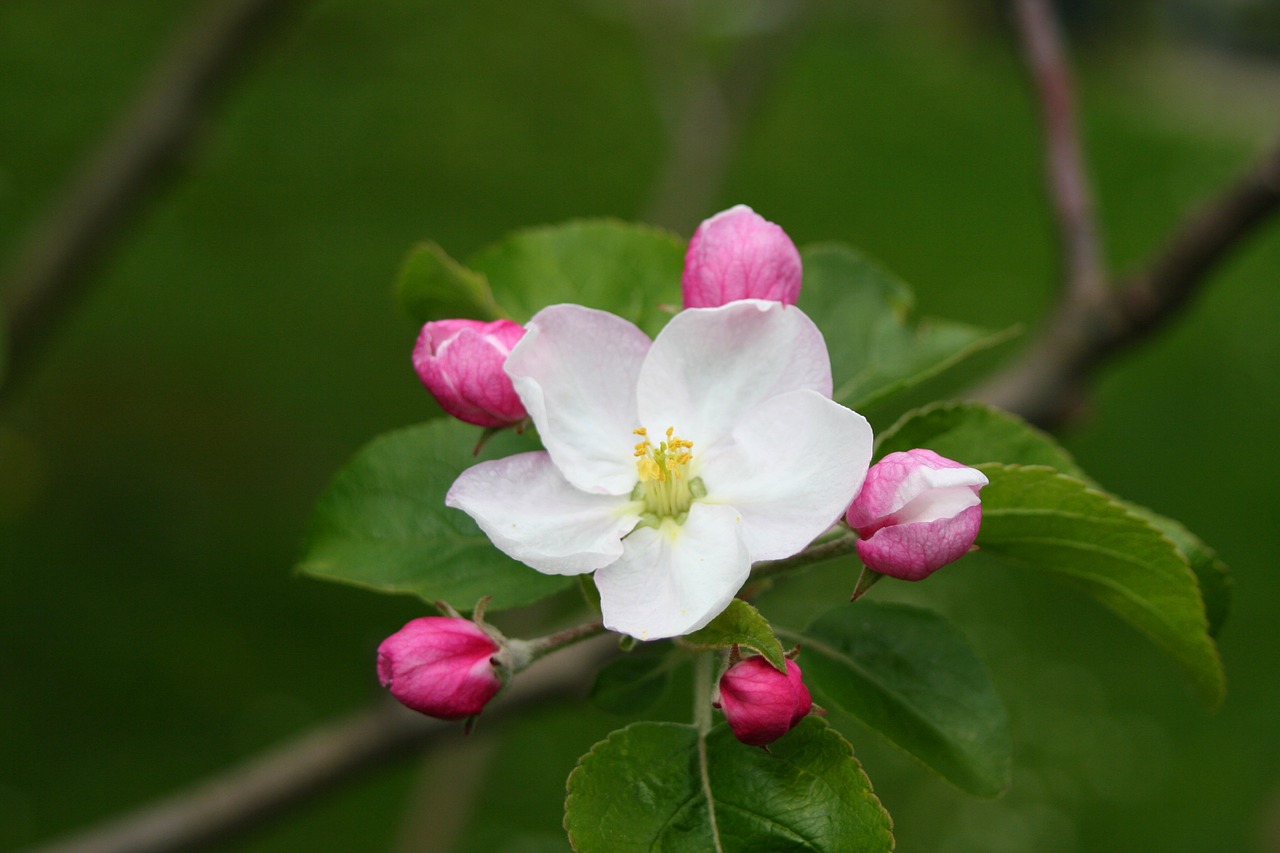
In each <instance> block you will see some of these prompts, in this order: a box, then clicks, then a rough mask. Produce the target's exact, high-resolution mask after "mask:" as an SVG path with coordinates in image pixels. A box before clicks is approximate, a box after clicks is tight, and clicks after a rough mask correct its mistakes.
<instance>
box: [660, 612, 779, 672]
mask: <svg viewBox="0 0 1280 853" xmlns="http://www.w3.org/2000/svg"><path fill="white" fill-rule="evenodd" d="M680 642H681V643H683V644H684V645H687V646H689V647H691V648H695V649H725V648H728V647H729V646H735V645H736V646H746V647H747V648H749V649H753V650H754V651H757V652H759V653H760V654H761V655H763V656H764V658H765V660H767V661H769V663H771V664H773V665H774V667H775V668H776V669H777V670H778V672H786V671H787V659H786V657H784V655H783V651H782V643H781V642H779V641H778V637H777V635H776V634H774V633H773V626H771V625H770V624H769V620H768V619H765V618H764V617H763V616H761V615H760V611H759V610H756V609H755V608H754V607H752V606H751V605H750V604H747V603H746V602H745V601H743V600H742V599H740V598H735V599H734V600H733V601H731V602H729V606H728V607H726V608H725V610H724V612H723V613H721V614H720V615H719V616H717V617H716V618H715V619H712V620H711V623H710V624H709V625H707V627H705V628H703V629H701V630H698V631H694V632H693V633H692V634H686V635H685V636H683V637H681V638H680Z"/></svg>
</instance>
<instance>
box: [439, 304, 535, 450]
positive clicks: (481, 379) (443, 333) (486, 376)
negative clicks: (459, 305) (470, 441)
mask: <svg viewBox="0 0 1280 853" xmlns="http://www.w3.org/2000/svg"><path fill="white" fill-rule="evenodd" d="M523 335H524V327H522V326H521V325H520V324H519V323H513V322H511V321H510V320H495V321H493V322H492V323H482V322H481V321H479V320H435V321H433V322H430V323H427V324H426V325H425V326H423V327H422V334H420V335H419V336H418V343H417V345H416V346H415V347H414V348H413V367H414V369H415V370H417V371H418V376H419V378H421V379H422V384H423V385H426V386H427V390H428V391H430V392H431V393H432V395H434V396H435V398H436V402H438V403H439V404H440V408H442V409H444V410H445V411H446V412H448V413H449V414H451V415H453V416H454V417H455V418H457V419H458V420H462V421H466V422H467V423H469V424H476V425H477V426H482V427H501V426H508V425H509V424H514V423H516V422H518V421H520V420H522V419H523V418H524V416H525V411H524V405H523V404H522V403H521V402H520V398H519V397H518V396H516V390H515V388H513V387H512V386H511V377H509V376H507V374H506V373H505V372H504V371H503V369H502V365H503V364H504V363H505V362H506V360H507V356H508V355H509V354H510V353H511V348H512V347H514V346H515V345H516V342H517V341H519V340H520V338H521V337H522V336H523Z"/></svg>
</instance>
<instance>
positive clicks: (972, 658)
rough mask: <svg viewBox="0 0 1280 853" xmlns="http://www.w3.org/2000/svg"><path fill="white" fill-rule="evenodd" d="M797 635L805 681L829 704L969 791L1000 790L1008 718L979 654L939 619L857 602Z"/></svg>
mask: <svg viewBox="0 0 1280 853" xmlns="http://www.w3.org/2000/svg"><path fill="white" fill-rule="evenodd" d="M785 635H786V636H788V637H789V638H790V637H791V636H792V632H785ZM795 639H796V640H797V641H798V642H799V643H800V649H801V652H800V657H799V659H798V660H797V663H799V664H800V668H801V670H802V671H803V672H804V678H805V683H806V684H808V685H809V686H810V687H811V688H812V689H813V690H814V691H815V692H816V693H817V694H818V696H819V697H820V699H821V700H822V702H823V703H824V704H827V705H830V706H832V707H836V708H840V709H841V710H844V711H847V712H848V713H850V714H853V715H854V716H856V717H858V719H860V720H862V721H863V722H864V723H866V724H867V725H868V726H870V727H871V728H873V729H875V730H876V731H878V732H880V733H881V734H883V735H884V736H885V737H887V738H888V739H889V740H890V741H892V742H893V743H895V744H897V745H898V746H899V747H901V748H902V749H904V750H906V751H907V752H908V753H910V754H911V755H914V756H915V757H916V758H918V759H920V761H922V762H924V763H925V764H926V765H927V766H929V767H931V768H932V769H934V770H935V771H937V772H938V773H939V774H941V775H942V776H943V777H944V778H946V779H948V780H950V781H951V782H952V783H954V784H955V785H957V786H958V787H960V788H963V789H964V790H966V791H969V792H971V793H974V794H979V795H982V796H986V797H993V796H995V795H997V794H999V793H1000V792H1001V791H1002V790H1004V787H1005V785H1006V784H1008V781H1009V765H1010V756H1011V754H1012V744H1011V739H1010V734H1009V718H1008V715H1007V714H1006V713H1005V709H1004V705H1003V704H1001V702H1000V697H999V696H998V695H997V694H996V691H995V688H994V687H993V686H992V684H991V679H990V677H989V676H988V675H987V671H986V668H985V667H984V666H983V665H982V661H981V660H979V659H978V655H977V653H976V652H974V650H973V648H972V647H971V646H970V645H969V642H968V641H967V640H966V639H965V638H964V636H963V635H962V634H961V633H960V632H959V631H958V630H957V629H956V628H955V626H953V625H952V624H951V623H950V622H948V621H947V620H946V619H944V618H943V617H942V616H940V615H939V614H937V613H934V612H933V611H930V610H924V609H922V608H919V607H911V606H908V605H905V604H885V603H881V602H874V601H868V600H866V599H861V600H859V601H857V602H856V603H853V604H844V605H841V606H840V607H837V608H835V609H833V610H829V611H827V612H826V613H824V614H822V615H821V616H819V617H818V618H817V619H815V620H814V621H813V622H812V623H810V624H809V626H808V627H807V628H806V629H805V630H804V631H803V632H802V633H799V634H795Z"/></svg>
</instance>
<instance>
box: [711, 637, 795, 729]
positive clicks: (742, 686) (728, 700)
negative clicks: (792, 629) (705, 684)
mask: <svg viewBox="0 0 1280 853" xmlns="http://www.w3.org/2000/svg"><path fill="white" fill-rule="evenodd" d="M716 707H718V708H721V709H722V710H723V711H724V716H725V719H726V720H728V721H729V728H731V729H733V734H734V736H736V737H737V738H738V740H740V741H742V742H743V743H746V744H750V745H751V746H764V745H765V744H769V743H773V742H774V741H775V740H777V739H778V738H780V737H782V736H783V735H785V734H786V733H787V732H789V731H791V729H792V728H793V727H794V726H795V725H796V724H797V723H799V722H800V721H801V720H803V719H804V717H805V715H806V714H808V713H809V710H810V709H811V708H812V707H813V698H812V697H810V696H809V688H807V687H805V686H804V682H803V681H801V680H800V667H799V666H797V665H796V662H795V661H791V660H789V661H787V672H786V674H785V675H784V674H783V673H781V672H778V670H776V669H774V668H773V664H771V663H769V662H768V661H767V660H765V659H764V658H762V657H760V656H758V655H757V656H755V657H749V658H746V659H744V660H740V661H738V662H737V663H735V664H734V665H733V666H731V667H729V668H728V669H727V670H725V673H724V675H722V676H720V701H719V702H718V703H717V705H716Z"/></svg>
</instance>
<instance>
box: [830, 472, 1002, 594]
mask: <svg viewBox="0 0 1280 853" xmlns="http://www.w3.org/2000/svg"><path fill="white" fill-rule="evenodd" d="M986 484H987V478H986V477H985V476H984V475H983V474H982V472H981V471H978V470H975V469H973V468H969V467H967V466H964V465H961V464H960V463H959V462H953V461H951V460H950V459H946V458H943V457H941V456H939V455H938V454H936V453H934V452H933V451H932V450H924V449H919V448H918V449H915V450H908V451H906V452H905V453H890V454H889V455H888V456H886V457H885V458H883V459H881V460H880V461H879V462H877V463H876V464H875V465H872V466H871V470H870V471H868V472H867V479H866V480H865V482H863V484H862V491H860V492H859V493H858V496H857V497H856V498H854V499H853V503H852V504H850V506H849V510H848V512H847V513H846V514H845V520H846V521H847V522H848V523H849V526H850V527H852V528H853V529H854V530H856V531H857V533H858V536H859V537H861V538H860V539H859V540H858V542H857V549H858V556H859V557H861V558H862V562H864V563H866V564H867V566H868V567H869V568H871V569H873V570H875V571H877V572H880V573H881V574H885V575H889V576H890V577H895V578H899V579H901V580H908V581H918V580H921V579H923V578H926V577H928V576H929V575H931V574H932V573H933V572H935V571H937V570H938V569H940V568H941V567H943V566H945V565H946V564H947V563H950V562H952V561H953V560H958V559H959V558H960V557H962V556H964V554H965V553H966V552H968V551H969V549H970V548H972V547H973V542H974V540H975V539H976V538H977V536H978V527H979V526H980V525H981V524H982V504H981V499H980V498H979V497H978V490H979V489H981V488H982V487H983V486H985V485H986Z"/></svg>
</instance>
